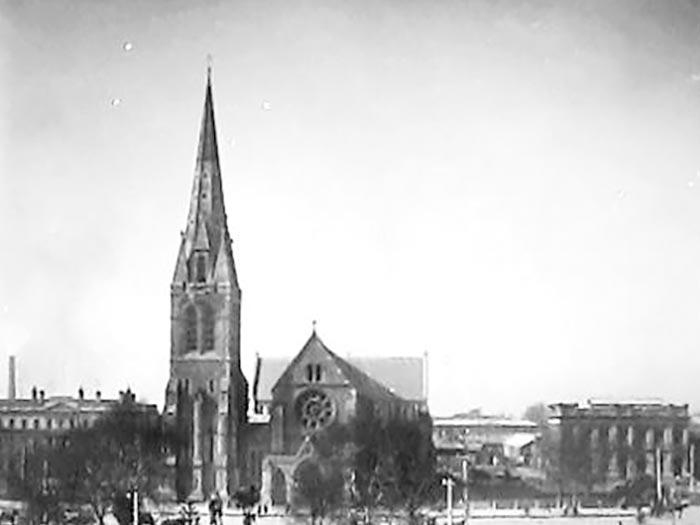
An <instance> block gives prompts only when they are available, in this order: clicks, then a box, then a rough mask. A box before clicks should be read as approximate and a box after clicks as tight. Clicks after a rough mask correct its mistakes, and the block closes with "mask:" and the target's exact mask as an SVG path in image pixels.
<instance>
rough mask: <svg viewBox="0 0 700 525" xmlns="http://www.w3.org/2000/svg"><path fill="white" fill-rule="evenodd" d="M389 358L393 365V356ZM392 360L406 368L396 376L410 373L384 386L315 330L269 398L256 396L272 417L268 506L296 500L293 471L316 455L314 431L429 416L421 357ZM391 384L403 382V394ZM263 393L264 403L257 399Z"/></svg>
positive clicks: (266, 459) (265, 487) (265, 477)
mask: <svg viewBox="0 0 700 525" xmlns="http://www.w3.org/2000/svg"><path fill="white" fill-rule="evenodd" d="M387 359H388V361H389V362H392V358H387ZM393 361H394V362H395V363H400V364H401V365H403V367H401V366H399V368H397V370H396V371H397V372H401V371H405V372H407V374H408V375H407V376H406V377H403V378H401V377H395V376H392V375H391V374H387V373H386V372H387V371H388V370H384V372H385V374H384V375H382V374H381V373H379V374H378V376H379V377H383V378H385V379H387V380H388V381H387V383H382V382H380V381H378V380H377V379H378V377H377V376H375V377H372V376H370V375H369V374H368V373H366V372H365V371H364V370H362V369H360V367H358V366H355V365H354V364H352V363H351V362H350V361H348V360H345V359H343V358H341V357H340V356H338V355H337V354H335V353H334V352H332V351H331V350H330V349H329V348H328V347H327V346H326V345H325V344H324V343H323V341H322V340H321V338H320V337H319V336H318V334H317V333H316V330H315V328H314V330H313V332H312V334H311V337H309V339H308V341H307V342H306V344H305V345H304V346H303V348H302V349H301V350H300V351H299V353H298V354H297V355H296V356H295V357H294V358H293V359H292V360H291V361H288V363H287V366H286V367H285V368H284V370H283V371H282V373H281V374H279V375H278V377H277V379H276V381H275V382H274V384H272V387H271V388H270V390H269V392H270V397H269V398H267V395H268V394H267V391H264V392H260V391H257V393H256V399H257V400H258V407H259V408H260V409H261V415H263V416H267V418H268V419H269V430H267V431H266V433H265V436H266V438H269V449H268V450H267V451H264V450H260V452H259V454H260V455H262V456H263V457H262V459H263V464H262V470H261V473H260V474H261V479H260V482H261V489H262V490H261V496H262V502H263V504H266V505H280V504H285V503H289V502H290V501H291V500H292V499H293V481H294V471H295V469H296V468H297V467H298V466H299V465H300V464H301V463H302V462H303V461H304V460H306V459H307V458H308V457H310V456H311V455H312V454H313V447H312V445H311V442H310V441H309V437H310V436H311V435H312V434H313V433H315V432H317V431H320V430H323V429H325V428H327V427H329V426H330V425H331V424H333V423H339V424H349V423H352V422H353V421H356V420H366V417H367V416H373V417H375V418H377V419H379V420H382V421H387V420H389V419H392V418H400V419H405V420H415V419H417V418H418V416H419V414H421V413H422V412H427V403H426V402H425V399H424V397H423V395H424V392H423V390H422V389H421V386H422V384H421V383H422V380H423V371H422V367H421V366H416V365H417V364H419V363H422V361H421V359H420V358H418V359H416V360H412V359H410V358H397V359H393ZM259 362H260V361H259ZM357 362H363V361H362V360H358V361H357ZM260 363H261V364H260V365H259V367H258V372H259V373H258V374H256V378H258V379H260V378H267V377H268V376H267V375H266V373H265V371H264V364H263V363H264V361H262V362H260ZM364 364H365V367H366V368H370V367H371V366H374V367H375V370H381V369H382V362H381V360H375V359H368V360H367V361H364ZM261 367H262V368H261ZM409 372H413V374H410V373H409ZM275 375H277V374H275ZM392 379H393V381H392ZM389 384H394V385H399V384H400V385H401V386H400V387H399V391H397V388H394V387H390V386H388V385H389ZM256 385H258V386H260V385H261V382H259V381H256ZM267 385H269V383H267ZM260 394H262V398H263V401H260V397H258V396H259V395H260ZM400 394H404V396H405V397H404V396H402V395H400ZM251 441H259V442H262V440H254V439H252V440H251ZM265 452H268V453H267V455H265Z"/></svg>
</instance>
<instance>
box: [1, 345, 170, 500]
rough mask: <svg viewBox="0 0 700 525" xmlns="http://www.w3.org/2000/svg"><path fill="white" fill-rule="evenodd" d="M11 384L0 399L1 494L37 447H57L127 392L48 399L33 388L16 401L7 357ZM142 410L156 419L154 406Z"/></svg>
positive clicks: (105, 411) (127, 392)
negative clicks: (68, 433)
mask: <svg viewBox="0 0 700 525" xmlns="http://www.w3.org/2000/svg"><path fill="white" fill-rule="evenodd" d="M10 359H11V361H10V381H9V392H8V396H7V399H0V494H2V495H8V493H10V492H11V488H12V487H11V486H10V480H11V479H13V478H17V477H21V476H22V475H23V471H22V469H23V465H24V463H25V461H24V460H25V457H26V456H27V454H28V453H30V452H32V451H33V450H34V449H35V448H36V447H38V446H40V445H48V446H56V445H60V444H61V443H62V440H64V439H66V436H65V434H66V433H67V432H69V431H70V430H72V429H76V428H86V427H90V426H92V425H93V424H94V423H95V422H96V421H97V420H98V419H99V418H100V417H101V416H103V415H105V414H106V413H107V412H109V411H110V410H112V409H113V408H114V407H115V406H116V405H117V404H119V403H120V402H122V401H124V399H125V397H127V396H128V398H129V400H130V401H132V402H134V401H135V397H134V394H133V393H132V392H131V391H129V390H127V391H126V392H120V395H119V397H118V398H116V399H105V398H103V397H102V395H101V393H100V392H99V391H98V392H95V395H94V397H89V396H87V395H86V394H85V392H84V391H83V389H82V388H79V389H78V396H77V397H71V396H47V395H46V394H45V392H44V391H43V390H39V389H37V388H36V387H33V388H32V390H31V397H29V398H18V397H17V396H16V392H15V379H14V358H12V357H11V358H10ZM137 406H139V407H140V409H141V410H143V411H145V412H148V413H150V414H152V415H153V416H154V417H157V416H158V409H157V407H156V406H155V405H148V404H143V403H138V404H137Z"/></svg>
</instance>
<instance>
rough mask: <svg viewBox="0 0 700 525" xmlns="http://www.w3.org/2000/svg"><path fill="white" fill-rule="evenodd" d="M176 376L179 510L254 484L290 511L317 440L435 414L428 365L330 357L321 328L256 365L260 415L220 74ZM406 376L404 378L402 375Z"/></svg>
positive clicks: (184, 293)
mask: <svg viewBox="0 0 700 525" xmlns="http://www.w3.org/2000/svg"><path fill="white" fill-rule="evenodd" d="M171 319H172V321H171V351H170V376H169V381H168V384H167V387H166V394H165V399H166V402H165V408H164V416H165V419H166V421H167V422H168V424H170V425H173V427H174V428H176V429H177V430H178V433H179V436H180V440H179V443H180V446H179V448H178V450H176V451H174V465H175V467H174V476H173V477H174V489H175V492H176V494H177V497H178V498H179V499H180V500H184V499H186V498H189V499H194V500H203V499H207V498H209V497H211V496H212V495H214V494H217V493H218V494H219V496H221V497H222V498H223V499H227V498H228V497H230V496H232V495H233V494H234V493H235V492H236V490H238V489H240V488H242V487H247V486H250V485H255V486H257V487H260V488H261V489H262V491H261V492H262V498H263V501H264V502H265V503H266V504H282V503H284V504H287V503H289V502H290V501H291V495H292V494H291V482H292V479H293V475H294V470H295V468H296V467H297V466H298V465H299V464H300V463H301V462H302V461H303V460H304V459H306V458H308V457H309V455H310V454H312V453H313V450H312V447H311V445H310V440H309V439H308V438H309V436H310V435H311V434H313V433H314V432H317V431H321V430H323V429H325V428H326V427H327V426H328V425H330V424H332V423H333V422H340V423H346V422H350V421H352V420H353V418H355V417H357V416H358V415H359V414H362V413H363V412H364V411H372V412H373V413H374V414H376V415H379V416H380V417H383V418H389V417H405V418H413V417H416V415H417V414H419V413H421V412H425V411H427V399H426V390H425V367H424V363H425V359H424V358H387V359H364V360H362V359H356V360H355V361H354V362H353V363H351V362H349V361H347V360H345V359H343V358H341V357H339V356H338V355H337V354H335V353H333V352H332V351H331V350H330V349H328V348H327V347H326V346H325V345H324V343H323V342H322V341H321V339H320V338H319V336H318V334H317V333H316V330H315V328H314V330H313V333H312V335H311V337H310V338H309V340H308V341H307V342H306V344H305V345H304V346H303V348H302V349H301V350H300V351H299V352H298V354H297V355H296V357H294V358H293V359H286V360H262V359H258V363H257V370H256V375H255V382H254V388H253V397H254V401H253V406H252V411H251V413H250V414H248V383H247V380H246V378H245V376H244V374H243V372H242V371H241V365H240V362H241V360H240V355H241V348H240V330H241V289H240V287H239V284H238V277H237V274H236V268H235V264H234V258H233V251H232V248H231V237H230V234H229V230H228V225H227V221H226V211H225V207H224V196H223V191H222V179H221V168H220V165H219V155H218V146H217V139H216V126H215V121H214V104H213V99H212V86H211V77H210V74H209V75H208V76H207V84H206V91H205V101H204V113H203V116H202V123H201V129H200V135H199V145H198V150H197V159H196V163H195V170H194V181H193V187H192V194H191V199H190V207H189V213H188V217H187V224H186V227H185V231H184V232H183V233H182V238H181V242H180V248H179V251H178V256H177V261H176V265H175V272H174V276H173V280H172V284H171ZM404 373H405V376H404Z"/></svg>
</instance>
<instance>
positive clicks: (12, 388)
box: [7, 355, 17, 401]
mask: <svg viewBox="0 0 700 525" xmlns="http://www.w3.org/2000/svg"><path fill="white" fill-rule="evenodd" d="M9 374H10V377H9V380H8V383H7V399H9V400H10V401H14V400H15V398H16V396H17V383H16V380H17V378H16V373H15V356H13V355H11V356H10V369H9Z"/></svg>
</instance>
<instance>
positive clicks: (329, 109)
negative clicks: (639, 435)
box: [0, 0, 700, 416]
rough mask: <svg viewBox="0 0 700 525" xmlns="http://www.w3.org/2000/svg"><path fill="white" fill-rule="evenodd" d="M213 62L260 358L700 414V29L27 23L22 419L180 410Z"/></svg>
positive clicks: (8, 233) (0, 271)
mask: <svg viewBox="0 0 700 525" xmlns="http://www.w3.org/2000/svg"><path fill="white" fill-rule="evenodd" d="M208 55H210V56H211V58H210V62H211V65H212V70H213V71H212V81H213V90H214V106H215V112H216V119H217V128H218V135H219V148H220V158H221V168H222V173H223V183H224V196H225V199H226V206H227V213H228V218H229V228H230V230H231V234H232V236H233V239H234V245H233V249H234V256H235V259H236V265H237V270H238V278H239V282H240V285H241V288H242V290H243V303H242V348H241V352H242V357H243V362H244V366H245V369H246V372H247V375H248V377H249V379H252V367H253V362H254V357H255V355H256V353H259V354H260V355H262V356H290V357H291V356H293V355H294V354H295V353H296V352H297V351H299V350H300V349H301V347H302V346H303V344H304V342H305V341H306V339H307V338H308V337H309V335H310V333H311V327H312V321H313V320H317V321H318V325H317V329H318V333H319V335H320V336H321V338H322V339H323V340H324V342H325V343H326V344H327V345H328V346H329V347H330V348H331V349H332V350H334V351H335V352H336V353H338V354H339V355H341V356H345V355H348V354H351V355H373V356H381V355H386V356H394V355H410V356H420V355H423V353H424V352H426V351H427V352H428V356H429V396H430V408H431V411H432V413H433V414H436V415H447V414H451V413H455V412H464V411H467V410H469V409H472V408H475V407H481V408H482V409H483V410H484V411H486V412H493V413H505V414H512V415H516V416H517V415H520V414H521V413H522V412H523V410H524V409H525V408H526V407H527V406H528V405H530V404H533V403H537V402H558V401H577V400H581V401H582V400H585V399H588V398H601V397H604V398H613V399H629V398H662V399H665V400H667V401H669V402H682V403H689V404H690V405H691V410H695V411H698V410H700V388H698V387H697V374H698V372H699V371H700V4H698V3H697V2H690V1H683V0H673V1H671V0H669V1H664V2H658V1H651V0H625V1H623V0H605V1H602V0H601V1H586V2H582V1H573V0H572V1H554V0H550V1H546V0H537V1H535V0H532V1H522V0H512V1H488V2H487V1H485V0H437V1H430V2H428V1H425V0H401V1H399V0H353V1H351V2H348V1H344V0H343V1H341V0H234V1H219V2H217V1H204V0H141V1H138V2H137V1H135V0H134V1H128V0H121V1H118V2H114V1H107V0H52V1H50V2H49V1H38V0H24V1H22V2H19V1H14V0H0V245H2V247H3V248H2V251H3V256H2V258H1V259H0V393H2V395H5V392H6V391H7V373H6V371H7V357H8V356H9V355H16V356H17V368H18V387H19V390H20V392H19V393H20V394H22V395H25V396H26V395H28V394H29V391H30V389H31V388H32V386H33V385H37V386H38V387H39V388H43V389H45V390H46V391H47V393H49V394H72V395H75V394H76V393H77V390H78V387H79V386H82V387H84V388H85V389H86V391H87V395H92V393H93V392H94V391H95V390H96V389H100V390H101V391H102V392H103V395H105V396H116V393H117V392H118V391H119V390H121V389H124V388H126V387H127V386H129V387H131V388H132V390H134V391H135V392H136V393H137V396H138V397H140V398H141V399H145V400H148V401H150V402H153V403H158V404H159V405H162V402H163V397H164V390H165V386H166V382H167V377H168V363H169V352H170V331H169V323H170V320H169V315H170V314H169V312H170V310H169V308H170V306H169V302H170V296H169V284H170V280H171V278H172V274H173V270H174V267H175V258H176V255H177V250H178V247H179V239H180V231H181V230H182V229H184V227H185V221H186V215H187V209H188V198H189V195H190V189H191V183H192V176H193V170H194V161H195V155H196V146H197V137H198V132H199V123H200V118H201V112H202V106H203V99H204V87H205V79H206V67H207V61H208V60H207V56H208Z"/></svg>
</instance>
